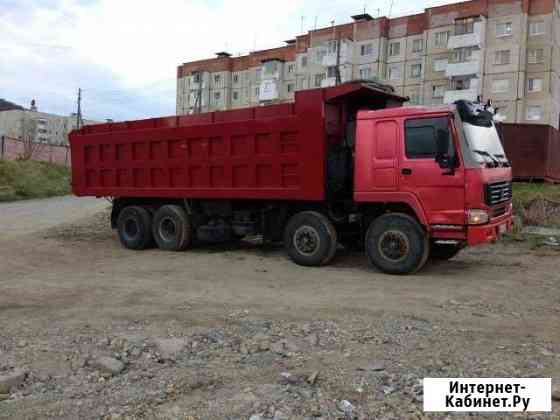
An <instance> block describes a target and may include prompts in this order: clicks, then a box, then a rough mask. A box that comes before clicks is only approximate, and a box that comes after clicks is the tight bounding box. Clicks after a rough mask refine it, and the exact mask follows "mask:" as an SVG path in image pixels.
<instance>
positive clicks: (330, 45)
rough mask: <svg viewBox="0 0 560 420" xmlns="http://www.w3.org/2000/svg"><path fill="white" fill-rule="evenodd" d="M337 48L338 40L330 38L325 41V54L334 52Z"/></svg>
mask: <svg viewBox="0 0 560 420" xmlns="http://www.w3.org/2000/svg"><path fill="white" fill-rule="evenodd" d="M337 50H338V41H337V40H332V41H329V42H328V43H327V54H336V51H337Z"/></svg>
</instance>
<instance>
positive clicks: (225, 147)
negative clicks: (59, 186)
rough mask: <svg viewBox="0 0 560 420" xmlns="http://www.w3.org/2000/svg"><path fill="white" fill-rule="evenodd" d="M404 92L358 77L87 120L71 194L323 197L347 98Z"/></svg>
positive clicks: (380, 102)
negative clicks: (154, 113) (254, 103)
mask: <svg viewBox="0 0 560 420" xmlns="http://www.w3.org/2000/svg"><path fill="white" fill-rule="evenodd" d="M404 100H406V98H402V97H400V96H397V95H394V94H393V93H391V92H389V91H386V90H382V89H377V88H375V87H372V86H370V85H367V84H364V83H349V84H344V85H340V86H336V87H332V88H324V89H314V90H307V91H301V92H297V93H296V96H295V102H294V103H289V104H279V105H270V106H263V107H254V108H244V109H238V110H232V111H221V112H211V113H204V114H195V115H185V116H174V117H165V118H154V119H147V120H139V121H127V122H122V123H108V124H99V125H92V126H86V127H83V128H81V129H80V130H77V131H74V132H73V133H72V134H71V135H70V145H71V154H72V188H73V192H74V193H75V194H76V195H78V196H87V195H90V196H99V197H101V196H108V197H175V198H220V199H223V198H228V199H234V198H238V199H290V200H323V199H324V198H325V191H326V172H327V171H326V166H327V165H326V160H327V152H328V147H329V144H333V143H336V142H341V141H343V139H344V136H345V135H346V131H345V130H346V121H347V118H346V117H345V115H346V114H347V113H348V110H349V109H351V108H352V106H351V105H352V104H353V103H355V104H356V105H359V106H364V104H366V105H365V106H367V107H370V108H371V109H376V108H377V109H378V108H385V107H388V106H400V105H401V104H402V102H403V101H404Z"/></svg>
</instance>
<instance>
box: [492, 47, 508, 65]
mask: <svg viewBox="0 0 560 420" xmlns="http://www.w3.org/2000/svg"><path fill="white" fill-rule="evenodd" d="M510 63H511V51H510V50H499V51H496V53H495V55H494V64H496V65H502V64H510Z"/></svg>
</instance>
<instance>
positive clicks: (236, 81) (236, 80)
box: [233, 74, 239, 83]
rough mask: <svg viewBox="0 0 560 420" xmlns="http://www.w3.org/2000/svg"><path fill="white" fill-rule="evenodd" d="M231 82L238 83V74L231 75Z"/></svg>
mask: <svg viewBox="0 0 560 420" xmlns="http://www.w3.org/2000/svg"><path fill="white" fill-rule="evenodd" d="M233 83H239V75H237V74H234V75H233Z"/></svg>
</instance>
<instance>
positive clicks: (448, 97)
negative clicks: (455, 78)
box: [443, 89, 479, 104]
mask: <svg viewBox="0 0 560 420" xmlns="http://www.w3.org/2000/svg"><path fill="white" fill-rule="evenodd" d="M478 95H479V92H478V89H463V90H448V91H446V92H445V95H444V97H443V102H444V103H446V104H452V103H453V102H455V101H458V100H460V99H466V100H467V101H476V99H477V97H478Z"/></svg>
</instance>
